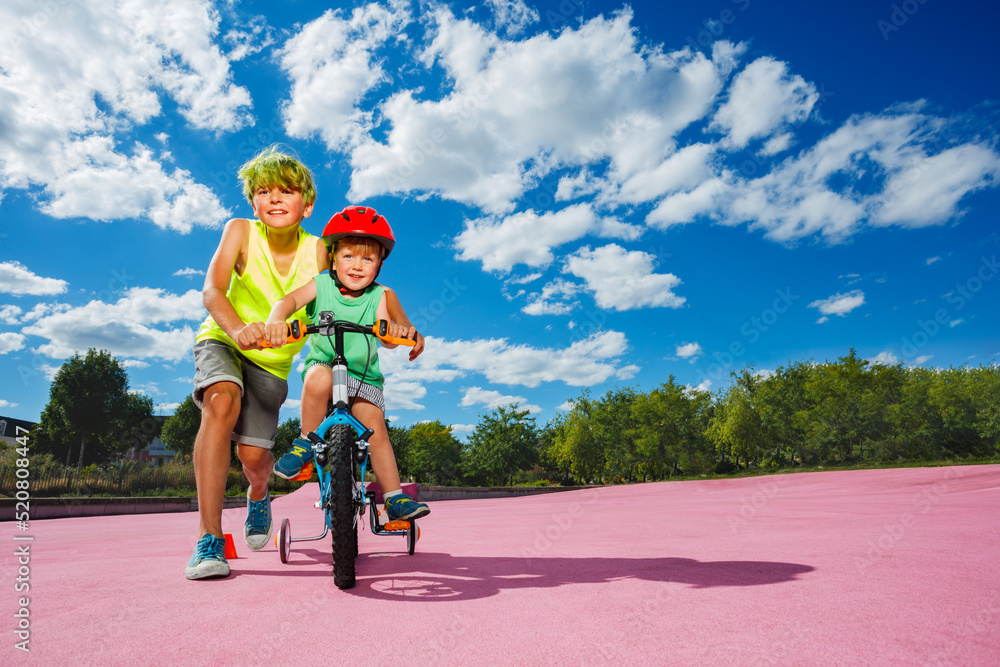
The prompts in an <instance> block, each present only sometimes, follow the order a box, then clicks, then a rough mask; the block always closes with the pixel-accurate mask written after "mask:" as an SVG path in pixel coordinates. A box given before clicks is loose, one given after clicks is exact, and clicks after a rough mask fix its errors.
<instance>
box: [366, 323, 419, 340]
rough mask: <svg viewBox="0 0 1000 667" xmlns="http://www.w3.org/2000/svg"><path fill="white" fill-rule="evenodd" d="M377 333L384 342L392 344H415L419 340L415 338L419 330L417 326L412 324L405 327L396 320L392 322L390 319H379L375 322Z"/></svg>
mask: <svg viewBox="0 0 1000 667" xmlns="http://www.w3.org/2000/svg"><path fill="white" fill-rule="evenodd" d="M375 335H377V336H378V337H379V338H380V339H381V340H382V341H383V342H385V343H389V344H391V345H409V346H414V345H416V344H417V341H416V340H415V338H416V336H417V330H416V329H415V328H413V327H412V326H411V327H404V326H403V325H401V324H396V323H395V322H390V321H389V320H379V321H378V322H376V323H375Z"/></svg>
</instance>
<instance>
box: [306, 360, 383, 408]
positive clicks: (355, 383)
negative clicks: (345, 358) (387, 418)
mask: <svg viewBox="0 0 1000 667" xmlns="http://www.w3.org/2000/svg"><path fill="white" fill-rule="evenodd" d="M316 364H319V365H320V366H326V367H327V368H333V364H328V363H326V362H323V361H314V362H312V363H311V364H309V367H310V368H311V367H312V366H314V365H316ZM306 371H307V372H308V371H309V368H306ZM355 397H358V398H363V399H364V400H366V401H368V402H369V403H371V404H372V405H374V406H375V407H377V408H378V409H379V410H381V411H382V412H383V413H385V396H384V395H383V394H382V390H381V389H379V388H378V387H376V386H375V385H372V384H368V383H367V382H362V381H361V380H359V379H357V378H356V377H354V376H353V375H348V376H347V401H348V403H353V402H354V398H355ZM330 404H331V406H332V405H333V401H331V402H330Z"/></svg>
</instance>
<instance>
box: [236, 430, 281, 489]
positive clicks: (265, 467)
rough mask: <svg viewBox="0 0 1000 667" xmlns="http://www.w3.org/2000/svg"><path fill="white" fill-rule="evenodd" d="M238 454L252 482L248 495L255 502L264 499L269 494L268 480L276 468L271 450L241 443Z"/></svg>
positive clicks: (244, 470) (238, 446)
mask: <svg viewBox="0 0 1000 667" xmlns="http://www.w3.org/2000/svg"><path fill="white" fill-rule="evenodd" d="M236 454H237V455H238V456H239V457H240V463H242V464H243V474H244V475H246V476H247V480H248V481H249V482H250V493H249V494H247V497H248V498H250V500H252V501H255V502H256V501H260V500H263V499H264V496H266V495H267V482H268V480H269V479H270V477H271V469H272V468H274V457H273V456H271V450H270V449H264V448H262V447H253V446H251V445H244V444H242V443H239V444H237V445H236Z"/></svg>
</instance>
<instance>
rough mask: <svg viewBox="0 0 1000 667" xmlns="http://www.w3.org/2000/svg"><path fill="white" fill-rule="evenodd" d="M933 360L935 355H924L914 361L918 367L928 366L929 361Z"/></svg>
mask: <svg viewBox="0 0 1000 667" xmlns="http://www.w3.org/2000/svg"><path fill="white" fill-rule="evenodd" d="M933 358H934V355H933V354H922V355H920V356H919V357H917V358H916V359H914V360H913V363H915V364H917V365H919V364H926V363H927V362H928V361H930V360H931V359H933Z"/></svg>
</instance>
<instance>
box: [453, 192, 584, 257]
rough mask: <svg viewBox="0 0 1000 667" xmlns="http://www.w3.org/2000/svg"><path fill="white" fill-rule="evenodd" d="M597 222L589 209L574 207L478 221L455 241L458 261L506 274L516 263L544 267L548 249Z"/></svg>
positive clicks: (466, 228) (571, 238) (573, 236)
mask: <svg viewBox="0 0 1000 667" xmlns="http://www.w3.org/2000/svg"><path fill="white" fill-rule="evenodd" d="M596 223H597V217H596V216H595V215H594V212H593V210H592V209H591V208H590V206H587V205H584V204H577V205H574V206H570V207H567V208H564V209H562V210H560V211H556V212H554V213H545V214H542V215H538V214H537V213H535V211H533V210H528V211H524V212H522V213H515V214H514V215H511V216H508V217H506V218H503V219H501V220H499V221H498V220H496V219H495V218H482V219H479V220H470V221H467V222H466V223H465V230H464V231H463V232H462V233H461V234H459V235H458V236H457V237H456V238H455V248H456V249H457V250H459V251H461V252H460V254H459V255H458V258H459V259H462V260H465V261H470V260H479V261H481V262H482V264H483V269H484V270H486V271H502V272H507V271H510V269H511V268H513V267H514V266H516V265H518V264H525V265H527V266H531V267H543V266H548V265H549V264H550V263H551V262H552V260H553V259H554V256H553V254H552V248H553V247H556V246H560V245H562V244H564V243H568V242H570V241H575V240H576V239H579V238H581V237H583V236H585V235H586V234H587V233H588V232H589V231H590V230H591V229H593V228H594V226H595V224H596Z"/></svg>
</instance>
